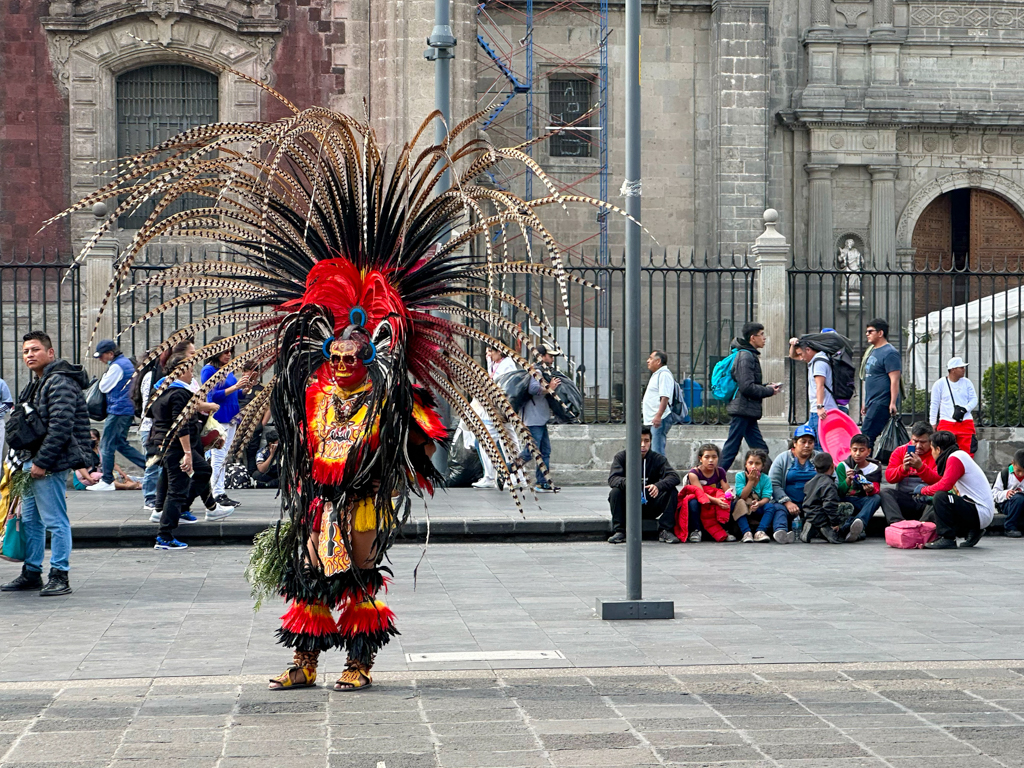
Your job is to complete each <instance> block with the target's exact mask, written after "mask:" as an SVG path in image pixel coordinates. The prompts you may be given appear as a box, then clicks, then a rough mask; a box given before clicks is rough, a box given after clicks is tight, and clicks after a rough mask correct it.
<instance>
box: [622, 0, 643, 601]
mask: <svg viewBox="0 0 1024 768" xmlns="http://www.w3.org/2000/svg"><path fill="white" fill-rule="evenodd" d="M623 191H624V192H625V196H626V205H625V209H626V213H628V214H629V215H630V216H632V217H633V218H634V219H636V221H640V0H626V182H625V184H624V185H623ZM625 321H626V322H625V326H626V360H625V363H626V599H627V600H640V599H642V598H643V573H642V568H643V565H642V555H641V541H640V540H641V535H642V524H641V520H640V489H641V486H642V485H643V476H642V474H641V472H640V426H641V413H640V398H641V397H642V393H641V391H640V361H641V350H640V227H639V225H638V224H635V223H633V222H632V221H627V222H626V318H625Z"/></svg>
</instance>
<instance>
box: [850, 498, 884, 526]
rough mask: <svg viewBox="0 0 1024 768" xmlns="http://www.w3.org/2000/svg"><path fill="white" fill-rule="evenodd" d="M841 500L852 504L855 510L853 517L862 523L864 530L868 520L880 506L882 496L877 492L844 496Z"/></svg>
mask: <svg viewBox="0 0 1024 768" xmlns="http://www.w3.org/2000/svg"><path fill="white" fill-rule="evenodd" d="M842 501H847V502H849V503H850V504H853V508H854V509H855V510H856V511H857V513H856V514H855V515H854V517H855V518H856V519H858V520H860V521H861V522H862V523H864V530H865V531H866V530H867V529H868V522H870V520H871V518H872V517H874V515H875V512H877V511H878V508H879V507H880V506H882V497H881V496H880V495H878V494H877V493H876V494H875V495H874V496H846V497H844V498H843V499H842ZM850 522H853V521H852V520H851V521H850Z"/></svg>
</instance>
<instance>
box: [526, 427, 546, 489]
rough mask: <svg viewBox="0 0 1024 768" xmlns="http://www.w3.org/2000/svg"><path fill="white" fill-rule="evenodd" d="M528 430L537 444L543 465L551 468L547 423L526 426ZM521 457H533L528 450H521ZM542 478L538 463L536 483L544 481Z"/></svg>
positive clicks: (542, 474)
mask: <svg viewBox="0 0 1024 768" xmlns="http://www.w3.org/2000/svg"><path fill="white" fill-rule="evenodd" d="M527 429H529V430H530V434H531V435H532V436H533V442H535V443H536V444H537V449H538V450H539V451H540V455H541V458H542V459H544V466H546V467H547V468H548V470H550V469H551V438H550V437H549V436H548V425H547V424H542V425H541V426H539V427H527ZM522 458H523V459H527V460H528V459H531V458H533V454H531V453H530V452H529V451H528V450H523V453H522ZM546 482H547V480H545V479H544V473H543V472H541V470H540V464H538V465H537V484H538V485H540V484H541V483H546Z"/></svg>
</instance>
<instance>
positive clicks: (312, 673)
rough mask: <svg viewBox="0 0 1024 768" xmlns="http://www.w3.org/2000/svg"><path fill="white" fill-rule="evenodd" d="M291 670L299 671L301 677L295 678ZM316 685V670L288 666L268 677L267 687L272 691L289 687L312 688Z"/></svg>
mask: <svg viewBox="0 0 1024 768" xmlns="http://www.w3.org/2000/svg"><path fill="white" fill-rule="evenodd" d="M292 672H301V673H302V677H301V679H299V680H296V679H295V676H293V675H292ZM315 685H316V670H315V669H306V668H305V667H288V669H286V670H285V671H284V672H282V673H281V674H280V675H278V676H277V677H272V678H270V685H268V686H267V687H268V688H269V689H270V690H272V691H283V690H285V689H290V688H313V687H314V686H315Z"/></svg>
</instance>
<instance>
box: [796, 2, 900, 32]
mask: <svg viewBox="0 0 1024 768" xmlns="http://www.w3.org/2000/svg"><path fill="white" fill-rule="evenodd" d="M889 3H890V8H891V7H892V0H889ZM830 5H831V2H830V0H811V27H829V26H831V25H830V24H829V21H830V19H829V17H828V12H829V6H830Z"/></svg>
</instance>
